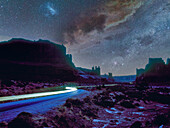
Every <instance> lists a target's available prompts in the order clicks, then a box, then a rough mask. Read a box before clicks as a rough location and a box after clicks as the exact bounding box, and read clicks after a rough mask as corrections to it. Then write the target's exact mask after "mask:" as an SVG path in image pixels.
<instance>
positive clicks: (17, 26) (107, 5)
mask: <svg viewBox="0 0 170 128" xmlns="http://www.w3.org/2000/svg"><path fill="white" fill-rule="evenodd" d="M11 38H26V39H30V40H38V39H47V40H50V41H53V42H56V43H60V44H62V43H63V44H64V45H65V46H66V47H67V50H68V53H71V54H73V61H74V63H75V65H76V66H81V67H86V68H91V67H92V66H94V65H97V66H98V65H99V66H101V68H102V73H107V72H112V73H113V75H129V74H135V70H136V68H139V67H141V68H142V67H144V66H145V65H146V63H147V62H148V58H149V57H162V58H163V59H164V60H166V59H167V58H168V57H170V0H0V41H2V40H9V39H11Z"/></svg>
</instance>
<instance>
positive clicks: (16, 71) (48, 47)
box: [0, 39, 76, 81]
mask: <svg viewBox="0 0 170 128" xmlns="http://www.w3.org/2000/svg"><path fill="white" fill-rule="evenodd" d="M69 62H70V61H69V60H68V57H67V56H66V48H65V47H64V46H63V45H58V44H54V43H51V42H49V41H44V40H39V41H37V42H32V41H28V40H24V39H12V40H10V41H8V42H1V43H0V78H1V79H19V80H56V79H60V80H64V81H71V80H74V79H75V75H74V74H75V73H76V71H75V69H74V66H73V65H74V64H73V63H72V62H71V64H70V63H69Z"/></svg>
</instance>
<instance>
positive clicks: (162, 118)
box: [153, 114, 169, 126]
mask: <svg viewBox="0 0 170 128" xmlns="http://www.w3.org/2000/svg"><path fill="white" fill-rule="evenodd" d="M168 122H169V119H168V115H165V114H160V115H157V116H156V117H155V118H154V121H153V123H154V124H155V125H158V126H161V125H166V124H167V123H168Z"/></svg>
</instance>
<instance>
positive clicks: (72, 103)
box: [64, 99, 84, 108]
mask: <svg viewBox="0 0 170 128" xmlns="http://www.w3.org/2000/svg"><path fill="white" fill-rule="evenodd" d="M83 104H84V102H83V101H80V100H79V99H67V100H66V103H65V104H64V106H66V107H69V108H70V107H71V106H77V107H81V106H82V105H83Z"/></svg>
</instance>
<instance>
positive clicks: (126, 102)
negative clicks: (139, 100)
mask: <svg viewBox="0 0 170 128" xmlns="http://www.w3.org/2000/svg"><path fill="white" fill-rule="evenodd" d="M120 105H121V106H123V107H125V108H135V105H133V104H132V103H131V102H130V101H122V102H120Z"/></svg>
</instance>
